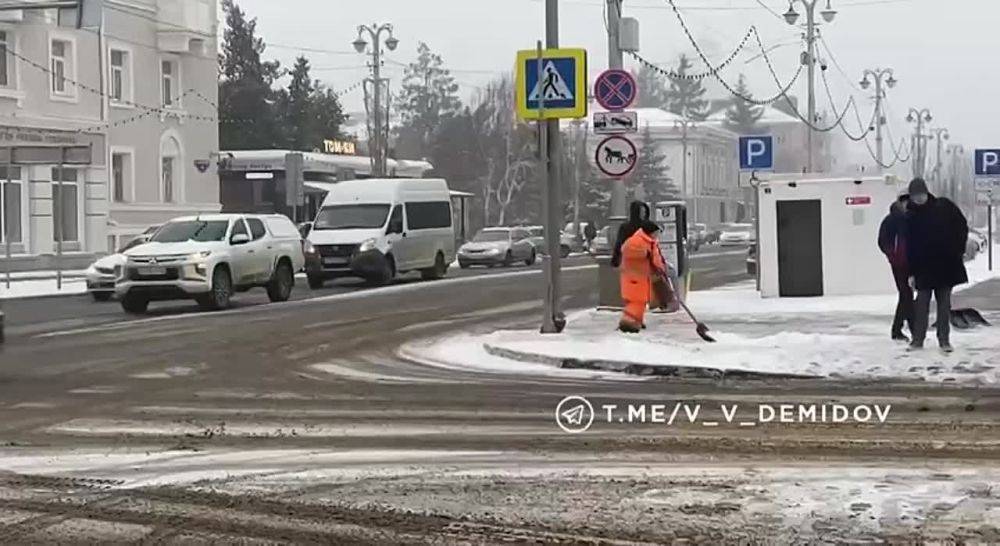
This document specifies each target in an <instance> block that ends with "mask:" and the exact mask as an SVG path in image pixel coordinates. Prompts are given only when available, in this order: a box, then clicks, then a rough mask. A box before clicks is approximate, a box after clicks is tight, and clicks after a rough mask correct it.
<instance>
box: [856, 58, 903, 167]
mask: <svg viewBox="0 0 1000 546" xmlns="http://www.w3.org/2000/svg"><path fill="white" fill-rule="evenodd" d="M868 76H871V77H872V79H874V80H875V162H876V163H878V165H876V166H875V168H876V169H877V170H878V172H879V173H881V172H883V171H884V170H885V152H884V151H883V147H882V126H883V125H885V114H884V113H883V112H882V100H883V99H885V90H884V89H883V88H882V83H883V82H882V78H884V77H887V78H886V81H885V85H886V86H887V87H889V89H892V88H893V87H896V82H897V80H896V78H895V77H893V74H892V69H891V68H884V69H883V68H876V69H865V73H864V77H862V78H861V88H862V89H868V87H869V86H871V81H869V80H868Z"/></svg>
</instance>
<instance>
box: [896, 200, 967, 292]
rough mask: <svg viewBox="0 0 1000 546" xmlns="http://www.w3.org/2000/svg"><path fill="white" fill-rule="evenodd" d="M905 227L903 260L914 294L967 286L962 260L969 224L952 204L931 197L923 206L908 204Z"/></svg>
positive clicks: (948, 201)
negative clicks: (912, 281)
mask: <svg viewBox="0 0 1000 546" xmlns="http://www.w3.org/2000/svg"><path fill="white" fill-rule="evenodd" d="M906 225H907V232H908V239H907V246H906V249H907V252H906V256H907V261H908V262H909V265H910V274H911V275H912V276H913V277H914V278H915V279H916V284H917V290H930V289H934V288H948V287H952V286H956V285H959V284H965V283H967V282H969V277H968V275H967V274H966V271H965V263H964V262H963V258H962V257H963V255H964V254H965V243H966V240H967V239H968V237H969V224H968V222H966V220H965V216H964V215H963V214H962V211H961V210H959V208H958V207H957V206H955V203H952V202H951V201H950V200H948V199H947V198H944V197H935V196H933V195H930V196H928V199H927V203H926V204H924V205H915V204H914V203H912V202H911V203H910V207H909V213H908V216H907V221H906Z"/></svg>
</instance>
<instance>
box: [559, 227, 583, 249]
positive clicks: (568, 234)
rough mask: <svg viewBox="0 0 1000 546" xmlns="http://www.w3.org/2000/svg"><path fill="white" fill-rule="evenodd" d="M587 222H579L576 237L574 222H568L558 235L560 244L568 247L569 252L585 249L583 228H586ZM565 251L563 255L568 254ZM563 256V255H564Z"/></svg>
mask: <svg viewBox="0 0 1000 546" xmlns="http://www.w3.org/2000/svg"><path fill="white" fill-rule="evenodd" d="M588 223H589V222H580V233H579V237H577V228H576V224H574V223H573V222H569V223H568V224H566V227H564V228H563V231H562V233H561V234H560V236H559V244H560V246H565V247H567V248H569V251H570V252H583V251H584V250H585V249H586V245H587V240H586V239H585V238H584V236H583V230H584V229H586V227H587V224H588ZM568 255H569V253H567V254H566V255H565V256H568ZM565 256H563V257H565Z"/></svg>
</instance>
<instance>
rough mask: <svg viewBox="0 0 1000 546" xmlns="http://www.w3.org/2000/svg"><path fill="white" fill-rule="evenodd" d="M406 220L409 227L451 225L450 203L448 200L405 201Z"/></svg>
mask: <svg viewBox="0 0 1000 546" xmlns="http://www.w3.org/2000/svg"><path fill="white" fill-rule="evenodd" d="M406 220H407V222H408V223H409V227H410V229H434V228H446V227H451V203H450V202H448V201H434V202H429V203H407V204H406Z"/></svg>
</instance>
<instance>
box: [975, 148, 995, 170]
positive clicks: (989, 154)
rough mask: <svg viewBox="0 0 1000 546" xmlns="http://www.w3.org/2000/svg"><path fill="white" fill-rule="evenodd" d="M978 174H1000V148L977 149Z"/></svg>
mask: <svg viewBox="0 0 1000 546" xmlns="http://www.w3.org/2000/svg"><path fill="white" fill-rule="evenodd" d="M976 176H1000V149H977V150H976Z"/></svg>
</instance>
